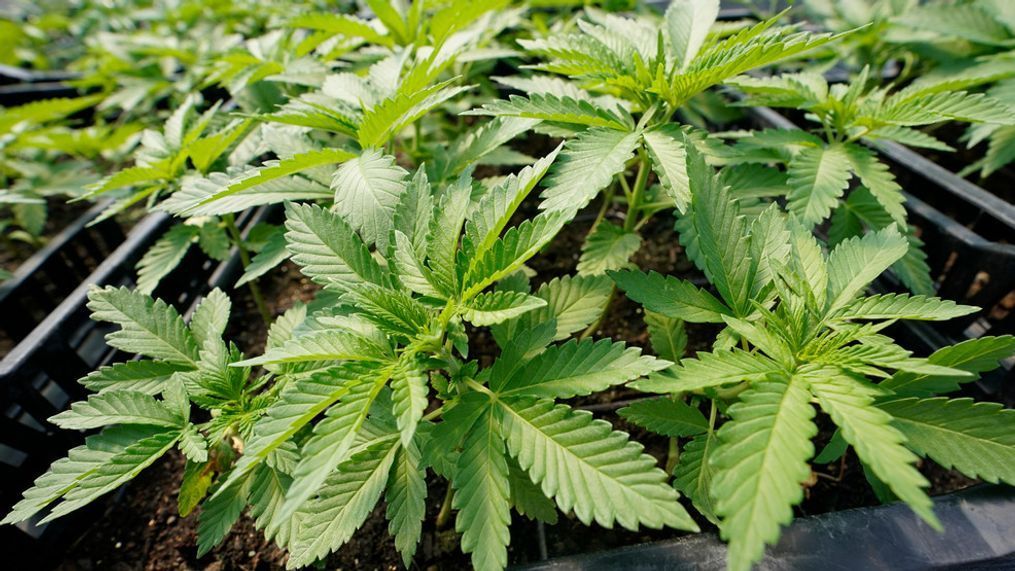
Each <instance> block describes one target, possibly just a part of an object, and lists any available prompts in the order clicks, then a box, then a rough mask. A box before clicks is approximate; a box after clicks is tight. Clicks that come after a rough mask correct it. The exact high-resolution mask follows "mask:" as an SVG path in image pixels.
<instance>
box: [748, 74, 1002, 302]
mask: <svg viewBox="0 0 1015 571" xmlns="http://www.w3.org/2000/svg"><path fill="white" fill-rule="evenodd" d="M868 80H869V69H868V68H865V69H864V70H863V71H862V72H861V73H860V75H859V76H858V77H857V78H856V79H855V80H854V81H853V82H851V83H850V84H848V85H846V84H835V85H831V86H830V85H829V84H828V82H827V81H826V80H825V79H824V78H823V77H821V76H820V75H816V74H811V73H800V74H786V75H782V76H778V77H768V78H754V77H746V76H744V77H740V78H737V79H734V80H731V81H730V82H729V83H730V84H731V85H734V86H736V87H737V88H738V89H740V90H741V91H742V92H743V93H744V94H746V98H745V99H744V101H743V104H745V105H768V106H772V107H785V108H790V109H797V110H800V111H802V112H803V113H804V117H805V118H806V119H807V120H808V121H811V122H813V123H816V124H817V126H816V128H814V129H811V130H804V129H799V130H796V129H765V130H762V131H758V132H754V133H746V134H744V136H742V137H739V138H738V139H737V142H736V145H735V146H734V148H733V150H732V152H730V153H729V156H728V163H731V164H745V163H760V164H776V165H780V166H783V167H784V168H785V175H786V182H785V186H784V187H783V191H781V192H780V191H778V187H776V189H777V190H776V192H775V193H776V194H777V195H781V196H784V197H785V199H786V203H787V207H788V208H789V210H790V212H792V213H793V214H795V215H796V218H797V219H798V221H799V222H800V223H801V224H803V225H804V226H806V227H807V228H814V227H816V226H818V225H819V224H821V223H823V222H824V221H825V220H826V219H828V218H829V217H831V224H830V226H829V229H828V237H829V239H830V242H831V244H832V245H835V244H837V243H839V242H841V241H843V240H845V239H846V238H849V237H853V236H859V235H860V234H862V233H863V232H864V231H865V230H875V231H876V230H879V229H883V228H885V227H887V226H892V225H894V226H897V227H898V228H899V229H900V231H902V232H904V233H906V234H908V235H909V239H910V242H911V243H912V244H914V246H915V247H914V248H913V249H911V250H910V252H909V254H908V255H906V256H904V257H902V258H900V259H899V260H898V261H897V263H895V265H894V266H893V270H894V271H895V273H896V274H897V275H898V276H899V278H900V279H901V280H902V281H903V282H904V283H905V284H906V286H907V287H909V288H910V289H911V290H912V291H914V292H916V293H921V294H929V293H932V292H933V284H932V283H931V280H930V276H929V270H928V268H927V265H926V262H925V256H924V255H923V253H922V252H921V251H920V249H919V244H920V243H919V241H918V239H917V238H916V236H915V235H914V234H913V233H912V230H911V229H910V228H909V227H908V225H907V222H906V210H905V208H904V206H903V205H904V203H905V196H904V194H903V191H902V187H901V186H899V184H898V183H897V182H896V180H895V175H893V174H892V173H891V171H890V170H889V168H888V165H886V164H884V163H883V162H881V160H879V158H878V155H877V153H876V152H875V151H874V150H872V149H870V148H869V147H867V146H866V145H864V144H863V143H865V142H870V143H876V142H877V141H895V142H898V143H903V144H905V145H909V146H913V147H921V148H928V149H935V150H939V151H947V150H951V147H949V146H948V145H946V144H945V143H943V142H942V141H940V140H939V139H937V138H935V137H934V136H933V135H930V134H928V133H926V132H924V131H920V130H918V129H916V128H915V127H920V126H926V125H934V124H938V123H942V122H945V121H965V122H977V123H979V122H983V123H988V124H993V125H1007V124H1011V123H1012V121H1013V117H1012V114H1011V111H1010V110H1009V108H1008V107H1007V106H1006V105H1004V104H1003V103H1001V102H1000V101H997V100H995V99H993V98H991V97H989V96H986V95H983V94H980V93H970V92H967V91H961V90H960V89H961V86H962V83H961V80H959V81H957V82H949V81H941V82H929V83H926V84H914V85H911V86H909V87H906V88H903V89H899V90H892V89H891V87H890V86H887V87H873V88H868V87H867V84H868ZM956 83H958V85H956ZM853 178H856V179H858V181H859V186H856V187H854V188H853V189H852V191H851V192H849V193H848V195H847V190H849V189H850V188H851V186H850V181H851V180H852V179H853Z"/></svg>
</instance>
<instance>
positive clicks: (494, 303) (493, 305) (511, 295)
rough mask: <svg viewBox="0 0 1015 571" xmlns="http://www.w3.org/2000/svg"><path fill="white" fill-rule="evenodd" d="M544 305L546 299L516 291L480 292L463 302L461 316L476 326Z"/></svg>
mask: <svg viewBox="0 0 1015 571" xmlns="http://www.w3.org/2000/svg"><path fill="white" fill-rule="evenodd" d="M541 307H546V300H545V299H543V298H540V297H536V296H532V295H529V294H526V293H522V292H517V291H494V292H487V293H481V294H479V295H477V296H476V297H474V298H472V299H471V300H469V301H468V302H466V304H465V312H464V313H463V315H462V316H463V317H464V318H465V320H466V321H468V322H469V323H472V324H473V325H476V326H480V327H481V326H485V325H495V324H497V323H501V322H503V321H505V320H508V319H513V318H515V317H518V316H519V315H522V314H523V313H526V312H529V311H532V310H535V309H539V308H541Z"/></svg>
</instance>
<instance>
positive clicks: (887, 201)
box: [846, 145, 906, 228]
mask: <svg viewBox="0 0 1015 571" xmlns="http://www.w3.org/2000/svg"><path fill="white" fill-rule="evenodd" d="M846 154H847V156H848V157H849V162H850V164H851V165H852V167H853V172H855V173H856V176H858V177H860V182H861V183H863V185H864V186H865V187H867V190H869V191H870V193H871V194H872V195H873V196H874V198H875V199H877V201H878V203H880V204H881V206H882V207H883V208H884V209H885V212H887V213H888V214H889V216H891V217H892V220H894V221H895V223H896V224H898V225H899V226H900V227H902V228H905V227H906V209H905V208H904V207H903V203H905V201H906V198H905V197H904V196H903V195H902V187H901V186H899V183H897V182H895V176H894V175H893V174H892V173H891V171H890V170H888V165H886V164H884V163H883V162H881V161H879V160H878V158H877V156H876V155H875V154H874V153H873V152H872V151H871V150H870V149H868V148H866V147H861V146H860V145H849V146H848V147H846Z"/></svg>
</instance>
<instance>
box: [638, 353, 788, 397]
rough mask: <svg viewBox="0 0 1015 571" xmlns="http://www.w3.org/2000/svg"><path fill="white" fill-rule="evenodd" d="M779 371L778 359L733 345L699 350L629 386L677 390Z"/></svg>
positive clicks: (755, 378)
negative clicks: (711, 350) (732, 347)
mask: <svg viewBox="0 0 1015 571" xmlns="http://www.w3.org/2000/svg"><path fill="white" fill-rule="evenodd" d="M781 373H783V370H782V367H781V366H780V365H779V364H778V363H777V362H775V361H773V360H772V359H769V358H768V357H766V356H764V355H762V354H760V353H748V352H747V351H744V350H742V349H732V350H730V351H713V352H711V353H701V352H699V353H698V356H697V358H695V359H684V360H682V361H681V362H680V364H679V365H675V366H673V367H671V368H669V369H667V370H665V371H663V372H662V373H657V374H654V375H651V376H650V377H649V378H648V379H647V380H644V381H638V382H636V383H633V384H632V385H631V386H633V387H634V388H636V389H638V390H639V391H643V392H652V393H679V392H687V391H697V390H701V389H706V388H709V387H717V386H720V385H725V384H729V383H738V382H741V381H749V382H760V381H763V380H765V379H766V378H767V377H768V376H770V375H773V374H781Z"/></svg>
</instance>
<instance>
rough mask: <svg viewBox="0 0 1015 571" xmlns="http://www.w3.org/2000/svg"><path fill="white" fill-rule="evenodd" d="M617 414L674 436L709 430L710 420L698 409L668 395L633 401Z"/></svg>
mask: <svg viewBox="0 0 1015 571" xmlns="http://www.w3.org/2000/svg"><path fill="white" fill-rule="evenodd" d="M617 414H618V415H619V416H620V417H621V418H623V419H624V420H626V421H628V422H630V423H631V424H635V425H637V426H640V427H642V428H644V429H646V430H650V431H652V432H655V433H656V434H662V435H663V436H669V437H673V438H675V437H686V436H695V435H698V434H701V433H703V432H705V431H706V430H708V421H707V420H705V417H704V416H702V414H701V412H700V411H699V410H698V409H696V408H693V407H691V406H688V405H687V404H686V403H684V402H683V401H679V400H673V399H671V398H667V397H660V398H654V399H646V400H641V401H638V402H633V403H631V404H629V405H627V406H625V407H624V408H622V409H620V410H618V411H617Z"/></svg>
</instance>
